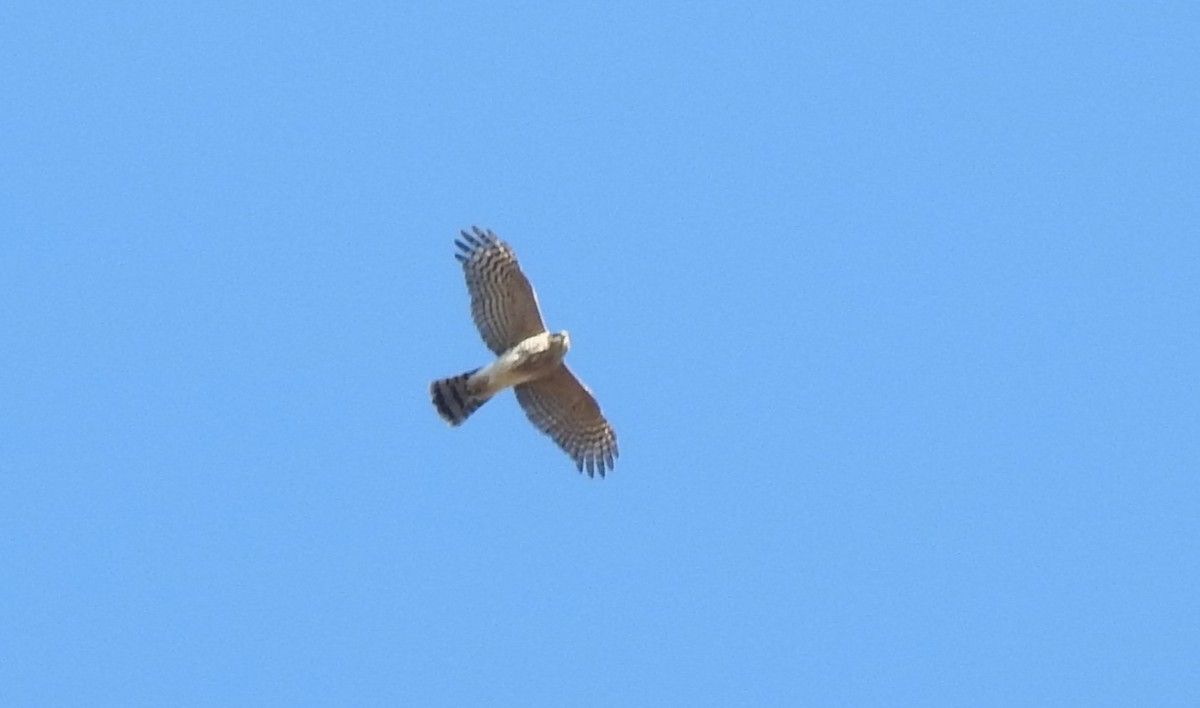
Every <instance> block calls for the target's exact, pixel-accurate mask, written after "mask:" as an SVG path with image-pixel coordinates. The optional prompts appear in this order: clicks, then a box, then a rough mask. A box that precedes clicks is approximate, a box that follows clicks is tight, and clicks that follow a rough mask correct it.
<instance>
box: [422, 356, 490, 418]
mask: <svg viewBox="0 0 1200 708" xmlns="http://www.w3.org/2000/svg"><path fill="white" fill-rule="evenodd" d="M476 371H479V369H474V370H472V371H468V372H467V373H465V374H459V375H458V376H451V377H450V378H446V379H439V380H437V381H434V382H433V383H431V384H429V395H430V397H431V398H432V399H433V407H434V408H437V412H438V415H440V416H441V417H442V418H443V419H444V420H445V421H446V422H447V423H449V424H450V425H460V424H462V422H463V421H464V420H466V419H467V416H469V415H471V414H472V413H474V412H475V411H476V410H478V409H479V407H480V406H482V405H483V404H485V403H487V401H488V399H489V398H491V396H479V395H476V394H473V393H471V392H470V390H469V389H468V387H467V379H469V378H471V374H473V373H475V372H476Z"/></svg>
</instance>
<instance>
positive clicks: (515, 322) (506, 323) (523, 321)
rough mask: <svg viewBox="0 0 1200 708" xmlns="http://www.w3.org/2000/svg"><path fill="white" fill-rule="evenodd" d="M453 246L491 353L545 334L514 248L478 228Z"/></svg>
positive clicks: (463, 233) (476, 324)
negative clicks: (456, 250)
mask: <svg viewBox="0 0 1200 708" xmlns="http://www.w3.org/2000/svg"><path fill="white" fill-rule="evenodd" d="M454 244H455V245H456V246H458V249H459V250H460V251H461V253H456V254H454V257H455V258H457V259H458V260H459V261H460V262H461V263H462V266H463V273H464V274H466V277H467V290H468V291H469V292H470V293H471V319H473V320H475V326H476V327H478V328H479V335H480V336H481V337H483V342H484V344H486V345H487V346H488V349H491V350H492V351H493V352H495V353H496V354H502V353H504V352H505V351H507V350H508V349H510V348H512V347H513V346H515V345H517V344H518V343H520V342H521V341H522V340H524V339H527V338H529V337H532V336H533V335H535V334H538V333H540V332H544V331H546V325H545V324H544V323H543V322H542V313H541V311H540V310H539V309H538V301H537V295H536V294H534V292H533V286H532V285H530V284H529V280H528V279H527V278H526V277H525V274H524V273H522V272H521V267H520V266H519V265H518V264H517V254H515V253H513V250H512V247H511V246H509V245H508V244H507V243H505V242H504V241H501V240H500V239H498V238H496V234H494V233H492V232H491V231H490V230H488V231H484V230H482V229H480V228H479V227H476V226H472V227H471V233H467V232H466V231H463V232H462V240H456V241H455V242H454Z"/></svg>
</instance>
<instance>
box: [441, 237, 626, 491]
mask: <svg viewBox="0 0 1200 708" xmlns="http://www.w3.org/2000/svg"><path fill="white" fill-rule="evenodd" d="M461 233H462V239H461V240H459V239H456V240H455V241H454V244H455V245H456V246H457V247H458V250H459V252H458V253H455V254H454V257H455V258H457V259H458V261H459V262H460V263H462V268H463V274H464V275H466V278H467V291H468V292H469V293H470V294H471V318H472V319H473V320H475V326H476V327H477V328H479V334H480V336H481V337H483V342H484V344H486V345H487V347H488V349H491V350H492V352H493V353H494V354H496V359H495V360H494V361H493V362H492V363H490V364H487V365H485V366H482V367H480V368H478V369H474V370H472V371H468V372H466V373H464V374H459V375H458V376H451V377H449V378H445V379H439V380H437V381H434V382H433V383H431V384H430V385H429V394H430V397H431V398H432V399H433V405H434V407H435V408H436V409H437V412H438V415H440V416H441V417H442V418H443V419H445V421H446V422H447V423H449V424H450V425H452V426H457V425H460V424H462V422H463V421H464V420H466V419H467V417H468V416H470V415H471V414H472V413H474V412H475V411H476V410H478V408H479V407H480V406H482V405H483V404H484V403H486V402H487V401H488V399H490V398H491V397H492V396H494V395H496V394H497V393H499V392H500V391H502V390H504V389H506V388H509V387H511V388H512V389H513V392H514V393H516V396H517V402H518V403H519V404H521V408H522V409H524V410H525V415H526V416H528V417H529V420H530V422H532V423H533V425H534V427H536V428H537V429H538V430H540V431H542V432H543V433H545V434H546V435H549V436H550V438H551V439H553V440H554V442H555V443H557V444H558V446H559V447H560V448H562V449H563V452H565V453H567V454H568V455H570V456H571V459H572V460H574V461H575V467H576V468H577V469H578V470H579V471H580V472H584V471H586V472H587V473H588V476H589V477H590V476H593V475H594V474H597V473H598V474H599V475H600V476H601V477H603V476H604V474H605V472H607V471H608V470H611V469H613V464H614V460H615V459H616V457H617V435H616V433H615V432H613V429H612V426H611V425H609V424H608V421H607V420H605V419H604V415H603V414H602V413H601V412H600V406H599V404H597V403H596V399H595V397H593V396H592V392H591V390H589V389H588V387H587V386H585V385H584V384H583V382H582V381H580V380H579V379H578V378H576V376H575V374H573V373H571V370H570V369H568V368H567V365H566V363H564V361H563V357H565V356H566V354H567V350H568V349H570V347H571V338H570V336H569V335H568V334H567V332H566V330H563V331H561V332H549V331H547V330H546V325H545V324H544V323H543V322H542V313H541V311H540V309H539V308H538V301H537V295H536V294H535V293H534V292H533V286H532V285H530V284H529V280H528V279H527V278H526V277H525V274H524V273H522V272H521V267H520V266H519V265H518V264H517V256H516V253H514V252H513V249H512V247H511V246H509V245H508V244H507V243H505V242H504V241H501V240H500V239H499V238H497V237H496V234H494V233H492V231H490V230H486V231H485V230H482V229H480V228H478V227H475V226H472V227H471V232H470V233H468V232H466V231H463V232H461Z"/></svg>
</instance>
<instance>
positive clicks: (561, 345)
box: [550, 329, 571, 354]
mask: <svg viewBox="0 0 1200 708" xmlns="http://www.w3.org/2000/svg"><path fill="white" fill-rule="evenodd" d="M550 341H551V343H552V344H553V346H554V347H555V348H557V349H559V350H560V351H562V353H563V354H566V353H567V350H568V349H570V348H571V335H569V334H567V330H565V329H564V330H563V331H561V332H555V333H554V334H552V335H550Z"/></svg>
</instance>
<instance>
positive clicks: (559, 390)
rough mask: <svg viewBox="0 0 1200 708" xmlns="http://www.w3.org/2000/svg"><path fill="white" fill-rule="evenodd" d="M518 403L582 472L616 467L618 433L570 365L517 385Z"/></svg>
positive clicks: (602, 473) (601, 470) (602, 470)
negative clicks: (572, 371) (614, 464)
mask: <svg viewBox="0 0 1200 708" xmlns="http://www.w3.org/2000/svg"><path fill="white" fill-rule="evenodd" d="M513 390H514V391H515V392H516V394H517V402H518V403H520V404H521V408H523V409H524V410H525V415H527V416H529V420H530V422H532V423H533V424H534V425H535V426H536V427H537V429H538V430H541V431H542V432H543V433H545V434H547V435H549V436H550V437H551V438H553V439H554V442H556V443H558V446H559V447H561V448H562V449H563V451H564V452H566V453H567V454H568V455H570V456H571V459H573V460H575V466H576V467H577V468H578V469H579V471H580V472H583V471H584V470H585V469H586V470H587V473H588V476H589V477H590V476H592V475H593V474H595V473H597V472H599V473H600V476H601V477H603V476H604V473H605V472H606V471H608V470H611V469H612V468H613V463H614V460H615V459H616V457H617V434H616V433H615V432H614V431H613V429H612V426H611V425H609V424H608V421H607V420H605V419H604V415H603V414H602V413H601V412H600V406H599V405H598V404H597V403H596V399H595V398H593V397H592V392H591V391H589V390H588V388H587V386H584V385H583V382H582V381H580V380H579V379H577V378H575V374H573V373H571V370H570V369H568V368H567V366H566V364H559V365H558V366H557V367H555V369H554V370H553V371H551V372H550V373H549V374H547V375H546V376H544V377H542V378H539V379H535V380H534V381H530V382H529V383H524V384H520V385H518V386H516V387H515V388H514V389H513Z"/></svg>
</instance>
